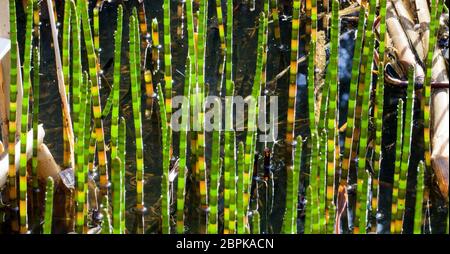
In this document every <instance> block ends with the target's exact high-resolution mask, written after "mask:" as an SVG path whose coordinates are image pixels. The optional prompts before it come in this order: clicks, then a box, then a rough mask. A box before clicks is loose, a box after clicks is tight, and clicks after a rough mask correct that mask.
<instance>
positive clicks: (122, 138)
mask: <svg viewBox="0 0 450 254" xmlns="http://www.w3.org/2000/svg"><path fill="white" fill-rule="evenodd" d="M126 131H127V128H126V122H125V118H123V117H121V118H120V123H119V141H118V146H117V151H118V156H117V157H118V158H119V159H120V161H121V164H120V178H121V180H122V184H121V187H120V191H121V201H120V210H121V214H120V230H121V233H122V234H124V233H125V231H126V227H125V213H126V206H125V201H126V193H125V166H126V162H125V156H126V136H127V135H126Z"/></svg>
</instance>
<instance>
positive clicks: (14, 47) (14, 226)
mask: <svg viewBox="0 0 450 254" xmlns="http://www.w3.org/2000/svg"><path fill="white" fill-rule="evenodd" d="M9 17H10V19H9V20H10V34H9V36H10V40H11V50H10V58H11V67H10V84H9V119H8V120H9V126H8V127H9V129H8V130H9V137H8V155H9V169H8V187H9V193H8V194H9V195H8V197H9V202H10V205H11V208H10V212H11V216H12V218H11V230H12V231H13V232H18V231H19V221H18V217H17V215H18V211H19V207H18V203H17V183H16V170H17V169H16V164H15V153H16V148H15V143H16V142H15V141H16V131H17V122H16V120H17V119H16V112H17V93H18V87H17V86H18V85H19V84H18V83H17V77H18V76H17V75H18V72H19V71H20V68H17V66H18V63H19V62H20V59H17V57H19V54H18V44H17V17H16V2H15V1H9Z"/></svg>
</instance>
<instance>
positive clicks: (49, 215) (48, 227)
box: [43, 176, 54, 234]
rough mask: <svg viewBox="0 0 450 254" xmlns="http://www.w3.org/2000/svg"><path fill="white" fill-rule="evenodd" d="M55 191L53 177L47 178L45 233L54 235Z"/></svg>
mask: <svg viewBox="0 0 450 254" xmlns="http://www.w3.org/2000/svg"><path fill="white" fill-rule="evenodd" d="M53 189H54V182H53V178H52V177H50V176H49V177H48V178H47V187H46V188H45V212H44V226H43V233H44V234H51V233H52V221H53Z"/></svg>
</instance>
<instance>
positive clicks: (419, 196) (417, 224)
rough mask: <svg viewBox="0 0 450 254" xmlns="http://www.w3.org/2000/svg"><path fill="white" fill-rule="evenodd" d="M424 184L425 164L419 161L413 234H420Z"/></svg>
mask: <svg viewBox="0 0 450 254" xmlns="http://www.w3.org/2000/svg"><path fill="white" fill-rule="evenodd" d="M424 182H425V164H424V162H423V161H420V162H419V166H418V167H417V185H416V202H415V206H414V234H421V233H422V224H423V200H424V196H423V192H424V189H425V185H424ZM447 225H448V221H447ZM447 227H448V226H447Z"/></svg>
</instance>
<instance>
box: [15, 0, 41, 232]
mask: <svg viewBox="0 0 450 254" xmlns="http://www.w3.org/2000/svg"><path fill="white" fill-rule="evenodd" d="M33 4H34V3H33V1H31V2H30V3H29V5H28V6H27V11H26V20H27V28H28V29H27V30H26V32H25V48H24V61H23V64H24V65H23V66H24V67H23V69H24V70H23V97H22V116H21V128H20V129H21V134H20V162H19V199H20V201H19V215H20V233H22V234H24V233H27V231H28V202H27V189H28V188H27V186H28V184H27V162H28V160H27V133H28V111H29V104H30V99H29V97H30V90H31V77H30V75H31V59H32V56H33V55H34V56H35V54H36V52H34V50H33V48H32V47H31V44H32V40H33V38H32V34H31V32H32V29H31V28H32V27H33ZM36 58H37V56H36ZM13 144H14V143H13Z"/></svg>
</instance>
